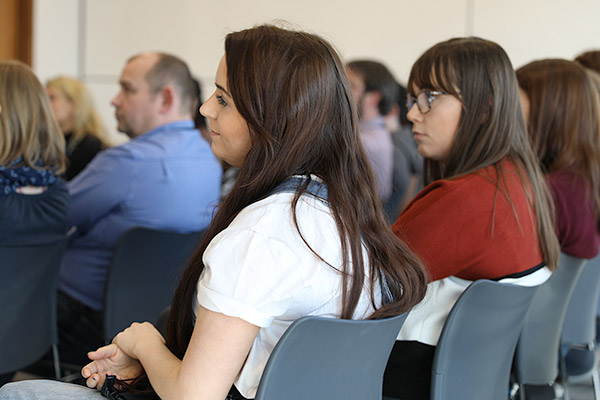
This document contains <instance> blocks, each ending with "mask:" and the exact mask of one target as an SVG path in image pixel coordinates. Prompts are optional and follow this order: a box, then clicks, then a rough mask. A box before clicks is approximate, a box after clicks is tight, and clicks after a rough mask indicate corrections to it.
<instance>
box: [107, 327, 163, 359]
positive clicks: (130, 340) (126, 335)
mask: <svg viewBox="0 0 600 400" xmlns="http://www.w3.org/2000/svg"><path fill="white" fill-rule="evenodd" d="M112 342H113V343H114V344H116V345H117V346H119V348H120V349H121V350H122V351H123V352H124V353H126V354H127V355H129V356H130V357H133V358H136V359H138V358H139V356H138V355H137V354H136V347H137V346H139V345H140V343H142V342H158V343H161V344H164V343H165V339H164V338H163V337H162V335H161V334H160V332H159V331H158V330H157V329H156V328H155V327H154V325H152V324H151V323H149V322H143V323H141V324H140V323H137V322H134V323H133V324H131V326H130V327H129V328H127V329H125V330H124V331H123V332H121V333H119V334H118V335H117V336H115V338H114V339H113V341H112Z"/></svg>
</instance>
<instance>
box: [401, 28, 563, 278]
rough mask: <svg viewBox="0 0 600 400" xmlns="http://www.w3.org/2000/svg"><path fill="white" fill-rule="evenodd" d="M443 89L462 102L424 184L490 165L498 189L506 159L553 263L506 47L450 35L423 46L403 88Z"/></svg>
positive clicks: (539, 183) (545, 196)
mask: <svg viewBox="0 0 600 400" xmlns="http://www.w3.org/2000/svg"><path fill="white" fill-rule="evenodd" d="M416 88H418V89H421V90H423V89H432V90H439V91H444V92H448V93H449V94H451V95H452V96H454V97H456V98H457V99H459V100H460V101H461V102H462V115H461V117H460V121H459V124H458V127H457V131H456V136H455V140H454V142H453V144H452V147H451V149H450V154H449V157H448V159H447V160H446V161H445V162H443V163H442V162H439V161H435V160H432V159H425V162H424V168H423V178H424V183H425V184H429V183H431V182H432V181H434V180H437V179H452V178H455V177H458V176H462V175H465V174H469V173H473V172H475V171H477V170H480V169H482V168H486V167H489V166H493V167H494V168H495V169H496V173H497V176H498V177H499V179H498V182H497V188H498V189H497V190H498V191H499V192H502V193H503V195H505V196H506V197H507V198H508V200H509V201H511V199H510V193H505V191H504V190H503V189H502V188H503V187H505V185H502V181H503V179H504V178H503V176H504V174H503V171H502V164H501V161H502V160H503V159H508V160H510V161H512V162H513V163H514V164H515V165H516V167H517V171H519V174H520V175H521V180H522V182H523V185H524V187H525V188H527V189H530V190H526V192H527V193H528V194H530V195H531V196H530V202H531V205H532V209H534V210H535V214H536V219H537V227H538V235H539V242H540V247H541V250H542V254H543V256H544V259H545V262H546V263H547V265H548V267H550V268H551V269H553V268H555V267H556V265H557V262H558V254H559V245H558V240H557V239H556V235H555V233H554V228H553V221H552V213H551V210H550V207H551V203H550V201H549V199H550V196H549V192H548V188H547V186H546V183H545V181H544V178H543V175H542V173H541V170H540V167H539V165H538V161H537V159H536V157H535V154H534V153H533V150H532V149H531V145H530V143H529V139H528V137H527V129H526V126H525V119H524V118H523V113H522V111H521V107H520V102H519V91H518V85H517V79H516V76H515V72H514V70H513V68H512V65H511V63H510V60H509V58H508V56H507V55H506V52H505V51H504V50H503V49H502V48H501V47H500V46H499V45H498V44H496V43H494V42H491V41H488V40H484V39H480V38H474V37H469V38H455V39H450V40H448V41H445V42H441V43H438V44H436V45H435V46H433V47H432V48H430V49H429V50H427V51H426V52H425V53H424V54H423V55H422V56H421V57H420V58H419V59H418V60H417V61H416V62H415V64H414V66H413V68H412V70H411V73H410V78H409V81H408V90H409V92H410V93H411V94H412V95H413V96H414V95H416V93H415V90H416Z"/></svg>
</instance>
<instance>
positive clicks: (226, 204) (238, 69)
mask: <svg viewBox="0 0 600 400" xmlns="http://www.w3.org/2000/svg"><path fill="white" fill-rule="evenodd" d="M225 59H226V63H227V79H228V87H229V90H230V93H231V96H232V98H233V101H234V103H235V105H236V108H237V109H238V111H239V112H240V114H241V115H242V117H243V118H244V119H245V120H246V122H247V124H248V128H249V131H250V136H251V140H252V148H251V149H250V151H249V153H248V155H247V157H246V159H245V161H244V164H243V165H242V167H241V169H240V173H239V177H238V180H237V182H236V184H235V186H234V188H233V190H232V191H231V193H230V194H229V195H228V196H227V197H226V198H225V199H224V201H223V202H222V204H221V205H220V207H219V209H218V211H217V213H216V215H215V217H214V219H213V221H212V223H211V225H210V226H209V228H208V230H207V233H206V236H205V237H204V239H203V241H202V243H201V244H200V246H199V247H198V249H197V251H196V253H195V255H194V256H193V258H192V260H191V262H190V264H189V266H188V268H187V270H186V271H185V273H184V275H183V278H182V280H181V283H180V285H179V287H178V288H177V290H176V293H175V296H174V299H173V303H172V307H171V313H170V316H169V327H168V334H167V345H168V346H169V348H170V349H171V351H173V353H174V354H175V355H177V356H179V357H182V356H183V354H184V353H185V350H186V348H187V345H188V343H189V340H190V338H191V334H192V330H193V321H192V318H193V312H194V310H193V308H192V304H193V298H194V295H195V293H196V285H197V282H198V279H199V278H200V275H201V273H202V270H203V269H204V265H203V263H202V255H203V253H204V251H205V249H206V247H207V246H208V244H209V243H210V241H211V240H212V239H213V238H214V237H215V236H216V235H217V234H218V233H219V232H221V231H222V230H224V229H225V228H227V227H228V226H229V224H230V223H231V222H232V221H233V219H234V218H235V217H236V215H238V213H239V212H240V211H241V210H242V209H244V208H245V207H247V206H248V205H250V204H252V203H254V202H256V201H259V200H261V199H264V198H265V197H267V196H268V195H269V193H270V192H271V191H272V190H273V189H274V188H275V187H276V186H277V185H279V184H280V183H281V182H283V181H284V180H285V179H286V178H288V177H290V176H292V175H308V174H315V175H317V176H318V177H319V178H320V179H322V180H323V181H324V182H325V184H326V185H327V189H328V200H329V203H330V206H331V211H332V214H333V217H334V219H335V222H336V224H337V228H338V231H339V233H340V247H341V249H342V254H343V262H342V270H341V277H340V279H341V280H342V302H343V304H342V311H341V317H342V318H346V319H348V318H352V316H353V314H354V311H355V309H356V306H357V304H358V301H359V298H360V294H361V292H362V290H363V288H364V287H365V286H367V287H370V288H371V289H374V285H375V284H376V282H377V281H378V280H379V279H380V278H382V277H385V279H386V281H387V283H388V285H389V288H390V290H391V293H392V295H393V298H394V301H393V302H391V303H389V304H385V305H383V306H381V307H380V308H378V309H377V311H375V313H374V314H373V315H372V316H371V318H382V317H386V316H390V315H396V314H399V313H401V312H404V311H406V310H408V309H410V308H411V307H412V306H413V305H415V304H417V303H418V302H419V301H420V300H421V299H422V297H423V296H424V293H425V288H426V282H427V276H426V272H425V270H424V268H423V266H422V264H421V262H420V261H419V260H418V259H417V258H416V256H415V255H414V254H413V253H412V252H411V251H410V250H409V249H408V247H407V246H406V245H405V244H404V243H403V242H401V241H400V240H399V239H398V238H397V237H396V236H395V235H394V234H393V232H392V231H391V229H390V228H389V226H388V225H387V223H386V221H385V218H384V216H383V213H382V207H381V205H380V203H379V201H378V199H377V195H376V191H375V185H374V179H373V176H372V172H371V170H370V167H369V164H368V161H367V159H366V156H365V154H364V152H363V149H362V147H361V145H360V140H359V137H358V131H357V126H356V112H355V110H354V109H353V107H354V106H353V101H352V99H351V93H350V91H349V84H348V81H347V77H346V73H345V69H344V65H343V64H342V62H341V60H340V59H339V57H338V55H337V54H336V52H335V50H334V49H333V48H332V47H331V45H330V44H329V43H327V42H326V41H325V40H323V39H322V38H320V37H318V36H316V35H313V34H309V33H305V32H297V31H290V30H286V29H282V28H278V27H275V26H271V25H263V26H258V27H255V28H253V29H248V30H244V31H240V32H235V33H231V34H229V35H227V38H226V39H225ZM302 192H303V189H302V188H301V189H300V190H299V191H298V192H297V193H296V194H295V197H294V200H293V203H292V213H293V215H294V220H295V210H296V205H297V203H298V201H299V199H300V197H301V195H302ZM297 225H298V224H297V222H296V227H298V226H297ZM307 245H308V244H307ZM363 246H364V249H365V250H366V252H367V255H368V257H367V259H368V263H369V265H368V271H369V274H368V278H367V277H366V276H365V273H364V270H365V265H364V259H363ZM367 279H368V280H367ZM371 293H373V290H371ZM371 301H372V303H373V305H375V304H379V302H380V299H374V298H371Z"/></svg>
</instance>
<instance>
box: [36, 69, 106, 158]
mask: <svg viewBox="0 0 600 400" xmlns="http://www.w3.org/2000/svg"><path fill="white" fill-rule="evenodd" d="M46 87H47V88H53V89H56V90H57V91H58V92H60V93H61V94H62V95H63V96H64V97H65V99H66V100H67V101H69V102H70V103H71V104H73V106H74V114H73V132H72V135H73V136H72V139H71V141H70V146H71V147H72V148H70V149H69V150H73V149H74V148H75V147H76V146H77V144H78V143H79V142H81V140H82V139H83V138H84V137H85V136H87V135H91V136H94V137H95V138H96V139H98V140H100V142H101V143H102V144H103V145H104V146H108V145H109V140H108V133H107V131H106V128H105V127H104V123H102V119H101V118H100V115H99V114H98V112H97V111H96V108H95V107H94V101H93V99H92V95H91V94H90V92H89V90H87V88H86V87H85V85H84V84H83V83H82V82H81V81H79V80H78V79H75V78H71V77H69V76H57V77H55V78H52V79H50V80H48V81H47V82H46ZM63 133H69V132H63Z"/></svg>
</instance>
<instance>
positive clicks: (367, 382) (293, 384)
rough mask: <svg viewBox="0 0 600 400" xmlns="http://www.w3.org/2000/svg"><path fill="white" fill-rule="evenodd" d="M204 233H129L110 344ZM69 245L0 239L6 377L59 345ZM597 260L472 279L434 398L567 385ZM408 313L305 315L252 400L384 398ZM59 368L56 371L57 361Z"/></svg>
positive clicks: (458, 307)
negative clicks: (545, 272) (521, 280)
mask: <svg viewBox="0 0 600 400" xmlns="http://www.w3.org/2000/svg"><path fill="white" fill-rule="evenodd" d="M201 236H202V232H196V233H192V234H176V233H169V232H160V231H155V230H151V229H146V228H134V229H132V230H130V231H128V232H127V233H126V234H125V235H123V237H122V238H121V240H120V242H119V245H118V247H117V249H116V251H115V254H114V258H113V262H112V265H111V270H110V271H109V274H108V280H107V285H106V292H105V293H106V296H105V297H106V299H105V314H106V315H105V338H106V341H107V342H110V340H111V339H112V337H113V336H114V335H115V334H116V333H118V332H120V331H121V330H123V329H124V328H126V327H127V326H129V324H130V323H131V322H133V321H143V320H148V321H156V320H157V318H158V316H159V314H160V312H161V311H162V310H164V308H165V307H167V306H168V304H169V303H170V300H171V297H172V294H173V290H174V289H175V286H176V282H177V280H178V279H177V278H178V273H179V272H180V270H181V267H182V266H183V265H185V262H186V259H187V258H188V257H189V256H190V255H191V253H192V251H193V249H194V248H195V246H196V244H197V243H198V241H199V240H200V238H201ZM64 246H65V243H64V242H59V243H52V244H47V245H44V246H36V247H27V246H24V247H22V248H14V247H12V248H6V247H0V258H1V259H3V260H4V261H7V260H10V262H3V263H2V265H3V266H2V271H1V272H3V276H16V274H15V272H18V273H19V274H20V275H21V277H22V282H21V281H19V280H18V279H17V278H15V279H13V280H7V279H4V280H2V281H1V282H0V297H3V298H4V299H3V301H2V302H1V303H0V304H2V305H3V306H2V308H3V309H5V310H6V311H5V312H4V313H3V314H4V317H5V322H6V323H4V324H1V325H0V341H1V342H2V343H11V345H10V346H1V347H0V374H2V373H6V372H10V371H14V370H15V369H19V368H22V367H25V366H27V365H29V364H31V363H33V362H35V361H36V360H37V359H38V358H39V357H41V356H42V355H43V354H44V353H45V352H46V351H47V350H48V348H49V347H50V346H53V347H54V348H55V346H56V341H57V337H56V311H55V296H56V295H55V293H56V276H57V272H58V268H59V265H60V259H61V255H62V252H63V250H64ZM140 249H143V251H141V250H140ZM596 264H600V259H595V260H592V261H591V262H588V264H587V265H585V260H582V259H577V258H573V257H570V256H567V255H565V254H562V255H561V260H560V264H559V268H558V270H557V271H556V272H555V273H554V274H553V275H552V277H551V278H550V279H549V280H548V281H547V282H546V283H545V284H543V285H541V286H539V287H523V286H516V285H509V284H502V283H497V282H492V281H487V280H481V281H476V282H474V283H473V284H471V285H470V286H469V287H468V288H467V290H465V292H464V293H463V294H462V295H461V297H460V298H459V300H458V301H457V302H456V304H455V306H454V308H453V309H452V311H451V313H450V315H449V316H448V319H447V321H446V324H445V325H444V329H443V331H442V335H441V337H440V340H439V343H438V346H437V348H436V353H435V357H434V366H433V371H432V391H431V393H432V394H431V398H432V399H436V400H439V399H458V398H460V399H490V400H495V399H498V400H500V399H503V400H505V399H507V398H509V396H510V395H511V384H510V382H513V383H514V388H518V389H520V390H518V393H519V398H520V399H521V400H523V399H525V398H526V393H527V391H526V390H523V388H524V387H527V385H547V384H550V383H552V382H554V381H556V380H558V381H562V382H563V383H566V382H567V378H568V373H567V369H566V367H565V364H566V362H565V357H564V356H565V355H566V354H567V350H569V349H570V348H571V347H573V346H585V347H584V348H585V349H586V350H588V351H590V352H591V354H594V339H595V319H596V317H595V316H596V311H597V302H596V301H595V299H597V298H598V295H599V292H600V265H596ZM7 268H10V274H9V273H8V272H9V270H8V269H7ZM569 299H570V301H569ZM406 316H407V314H403V315H401V316H398V317H395V318H389V319H384V320H377V321H375V320H373V321H348V320H334V319H328V318H320V317H305V318H301V319H299V320H298V321H296V322H295V323H294V324H293V325H292V326H291V327H290V328H289V329H288V331H287V332H286V333H285V335H284V336H283V337H282V339H281V340H280V341H279V343H278V344H277V346H276V348H275V350H274V351H273V353H272V355H271V357H270V359H269V362H268V364H267V367H266V369H265V371H264V373H263V376H262V379H261V383H260V386H259V391H258V393H257V396H256V399H257V400H258V399H263V400H265V399H274V398H283V397H285V398H287V399H296V398H297V399H301V398H302V399H306V398H330V399H335V398H340V399H341V398H360V399H381V386H382V377H383V371H384V369H385V365H386V363H387V358H388V357H389V354H390V351H391V348H392V346H393V344H394V340H395V338H396V336H397V334H398V332H399V330H400V328H401V326H402V324H403V323H404V320H405V319H406ZM563 326H564V329H563ZM561 344H562V348H561ZM54 353H55V357H57V354H56V351H55V352H54ZM594 364H595V363H592V368H590V369H589V373H588V374H586V376H589V375H592V376H593V378H594V389H595V399H596V400H600V395H599V394H598V392H599V390H600V386H599V385H598V377H597V374H596V372H595V371H596V370H595V368H594ZM55 367H56V375H57V378H60V370H59V368H58V359H57V358H55ZM511 371H512V379H511ZM564 386H565V389H566V390H565V398H566V399H568V388H567V385H564ZM516 392H517V391H516V390H512V395H514V394H515V393H516Z"/></svg>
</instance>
